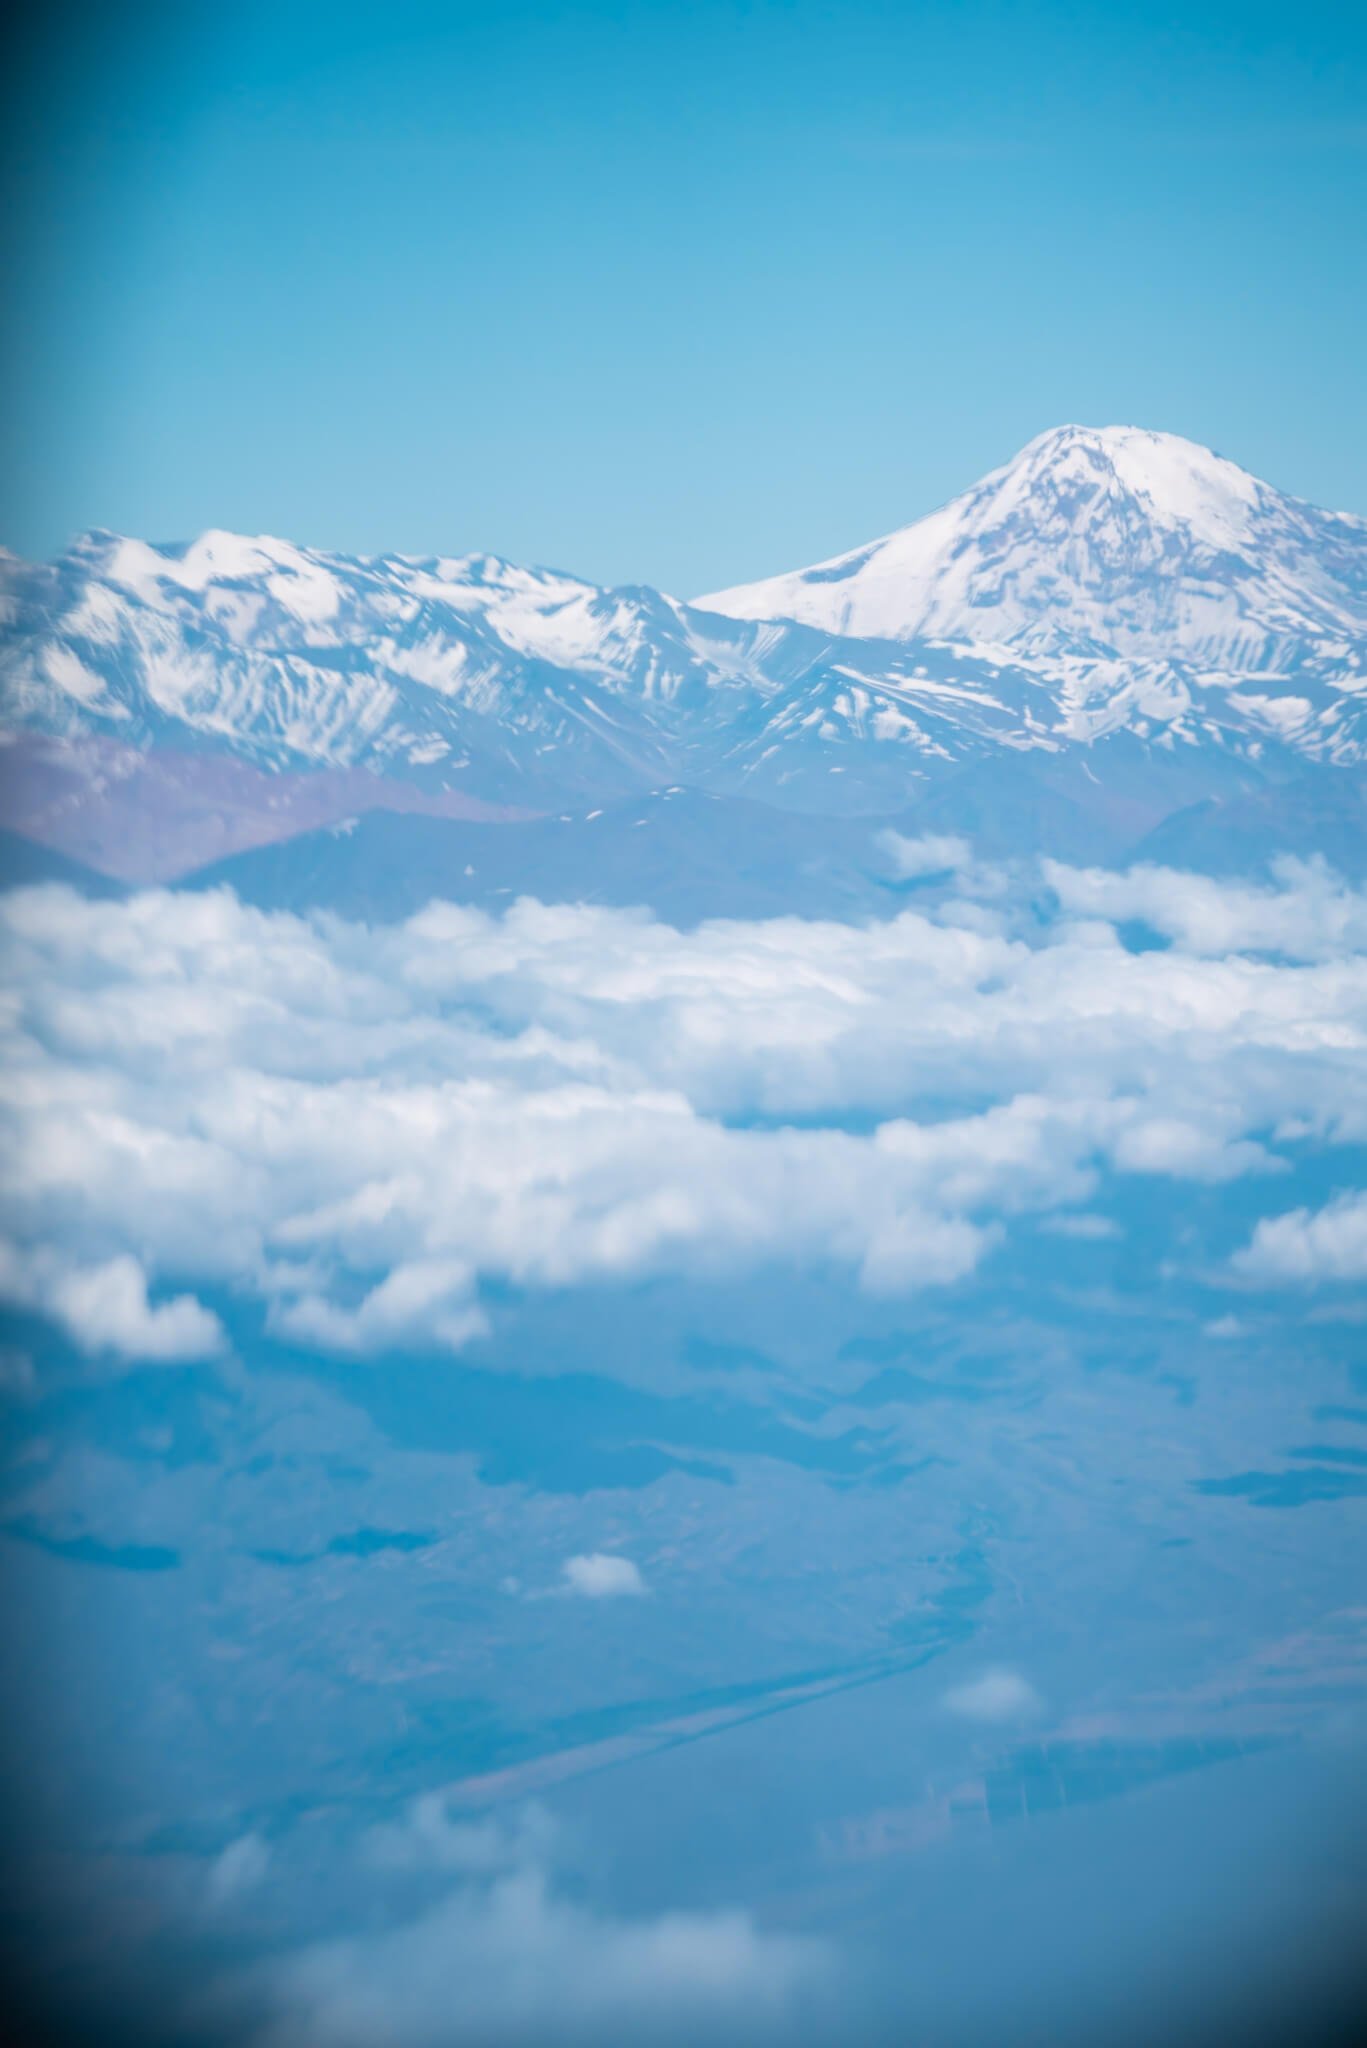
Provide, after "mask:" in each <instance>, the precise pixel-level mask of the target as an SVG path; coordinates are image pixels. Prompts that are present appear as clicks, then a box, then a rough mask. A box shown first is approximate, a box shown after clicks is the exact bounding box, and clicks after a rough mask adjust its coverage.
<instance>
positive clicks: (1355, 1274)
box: [1232, 1194, 1367, 1285]
mask: <svg viewBox="0 0 1367 2048" xmlns="http://www.w3.org/2000/svg"><path fill="white" fill-rule="evenodd" d="M1232 1263H1233V1266H1234V1270H1235V1271H1236V1272H1237V1273H1240V1274H1242V1275H1243V1276H1244V1277H1245V1278H1246V1279H1249V1280H1255V1281H1261V1282H1264V1283H1267V1284H1270V1285H1276V1284H1277V1283H1278V1282H1281V1281H1292V1282H1302V1283H1310V1282H1314V1281H1320V1280H1364V1279H1367V1194H1349V1195H1340V1196H1339V1198H1338V1199H1337V1200H1336V1201H1333V1202H1330V1203H1329V1204H1328V1205H1327V1207H1325V1208H1323V1209H1317V1210H1312V1209H1293V1210H1291V1211H1290V1212H1289V1213H1288V1214H1286V1215H1283V1216H1269V1217H1264V1218H1263V1220H1262V1222H1261V1223H1259V1224H1258V1226H1257V1228H1256V1229H1255V1230H1254V1232H1253V1236H1252V1238H1251V1240H1250V1241H1249V1243H1248V1244H1247V1245H1245V1246H1244V1248H1243V1250H1242V1251H1239V1252H1236V1253H1235V1255H1234V1259H1233V1262H1232Z"/></svg>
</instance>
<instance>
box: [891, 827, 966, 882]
mask: <svg viewBox="0 0 1367 2048" xmlns="http://www.w3.org/2000/svg"><path fill="white" fill-rule="evenodd" d="M878 843H879V845H880V846H881V847H882V848H883V851H884V852H885V853H886V854H887V856H888V860H889V863H890V865H891V867H892V870H893V873H894V874H896V875H898V876H899V877H900V878H901V879H902V880H903V881H908V882H909V881H913V880H915V879H917V878H919V877H920V876H922V875H943V874H946V873H950V872H952V871H953V870H954V869H956V868H963V867H967V866H968V864H969V862H970V861H971V859H972V857H973V849H972V847H971V846H970V845H969V843H968V841H967V840H966V839H956V838H953V837H951V836H950V835H949V834H943V835H941V834H937V833H933V832H926V833H923V834H922V835H921V837H920V838H919V839H908V838H907V837H906V835H905V834H904V833H901V832H892V831H888V832H880V833H879V835H878Z"/></svg>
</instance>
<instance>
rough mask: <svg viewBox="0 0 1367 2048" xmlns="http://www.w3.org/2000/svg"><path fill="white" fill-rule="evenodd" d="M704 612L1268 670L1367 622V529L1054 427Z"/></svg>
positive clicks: (1199, 453) (1201, 462)
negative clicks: (935, 501) (892, 518)
mask: <svg viewBox="0 0 1367 2048" xmlns="http://www.w3.org/2000/svg"><path fill="white" fill-rule="evenodd" d="M697 603H698V604H699V606H700V607H702V608H704V609H711V610H715V611H719V612H724V613H726V614H728V615H729V616H731V617H734V618H752V619H757V618H788V619H798V620H801V621H803V622H805V623H806V624H808V625H813V626H819V627H822V628H824V630H826V631H827V632H833V633H842V634H850V635H855V636H859V637H877V638H880V639H892V640H910V639H918V638H925V637H933V638H942V639H950V640H968V641H976V642H979V643H982V642H989V643H993V644H996V645H998V646H1009V647H1013V648H1016V649H1018V650H1033V651H1037V652H1038V651H1045V650H1051V651H1057V652H1065V651H1069V650H1072V651H1083V650H1092V651H1100V650H1110V651H1113V652H1115V653H1119V654H1123V655H1129V656H1133V655H1138V654H1144V655H1150V656H1168V657H1170V656H1171V655H1172V654H1174V653H1175V652H1178V651H1180V652H1182V653H1184V654H1187V655H1194V656H1195V657H1196V658H1197V660H1198V661H1200V662H1202V663H1206V662H1209V663H1210V664H1211V665H1213V666H1218V665H1220V664H1221V663H1222V662H1225V661H1227V660H1230V659H1232V660H1233V664H1234V665H1235V666H1245V665H1248V658H1249V657H1250V655H1254V656H1255V657H1256V658H1255V660H1254V661H1253V664H1252V665H1254V666H1257V665H1259V664H1260V663H1261V662H1262V661H1263V660H1264V659H1265V658H1266V657H1267V656H1268V655H1269V654H1270V653H1271V652H1272V650H1273V649H1274V647H1275V645H1276V644H1277V643H1279V642H1281V641H1284V640H1285V639H1286V638H1287V636H1288V635H1294V636H1296V637H1297V638H1310V639H1316V638H1319V637H1321V636H1323V635H1329V636H1331V637H1341V636H1342V635H1343V634H1344V633H1345V632H1347V633H1350V634H1356V635H1360V634H1361V633H1362V632H1363V630H1364V629H1367V521H1363V520H1360V519H1352V518H1349V517H1348V516H1347V515H1343V514H1334V513H1326V512H1321V511H1319V510H1318V509H1317V508H1316V507H1314V506H1310V505H1306V504H1304V503H1302V502H1301V501H1300V500H1299V499H1295V498H1290V497H1287V496H1285V495H1283V494H1282V493H1281V492H1278V491H1275V490H1273V489H1272V488H1271V487H1270V486H1269V485H1267V484H1264V483H1261V482H1259V481H1258V479H1257V478H1255V477H1253V476H1250V475H1249V474H1248V472H1247V471H1246V470H1243V469H1240V468H1239V466H1238V465H1237V464H1236V463H1233V462H1230V461H1228V460H1226V458H1225V457H1223V456H1220V455H1216V454H1214V453H1213V452H1212V451H1211V450H1210V449H1208V448H1202V447H1200V446H1199V445H1198V444H1196V443H1195V442H1192V441H1185V440H1182V439H1181V438H1180V437H1179V436H1177V435H1175V434H1159V433H1150V432H1146V431H1145V430H1143V429H1141V428H1138V427H1100V428H1088V427H1078V426H1065V427H1056V428H1053V429H1052V430H1051V431H1050V432H1048V433H1045V434H1040V435H1038V436H1037V437H1036V438H1035V439H1034V440H1033V441H1031V442H1029V443H1028V444H1027V445H1026V446H1025V447H1024V448H1023V449H1022V450H1021V451H1020V453H1019V454H1018V455H1017V456H1016V457H1015V458H1014V460H1013V461H1011V462H1009V463H1007V464H1006V465H1005V466H1004V467H1003V468H1001V469H997V470H994V471H993V472H992V473H991V474H990V475H988V476H986V477H984V478H983V479H982V481H981V482H980V483H978V484H975V485H974V486H973V488H972V489H971V490H968V491H966V492H964V493H963V495H962V496H960V497H958V498H954V499H952V500H951V501H950V503H949V504H947V505H944V506H941V507H940V508H939V510H938V511H935V512H932V513H931V514H930V515H929V516H928V517H927V518H924V519H920V520H918V521H916V523H915V524H914V525H911V526H908V527H904V528H902V529H901V530H900V531H898V532H896V533H892V534H888V535H886V536H884V537H883V538H882V539H881V540H876V541H872V542H869V543H867V544H866V545H865V546H863V547H861V548H856V549H854V550H852V551H851V552H850V553H848V554H845V555H840V556H837V557H835V558H834V559H833V560H830V561H826V562H820V563H817V564H816V565H815V566H814V567H812V568H808V569H800V570H796V571H793V572H791V573H789V574H787V575H782V576H775V577H770V578H767V579H766V580H764V581H763V582H760V583H752V584H747V585H742V586H740V587H738V588H736V589H732V590H724V591H720V592H716V593H713V594H712V595H710V596H707V597H703V598H699V599H698V600H697ZM1255 643H1256V645H1255Z"/></svg>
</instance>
